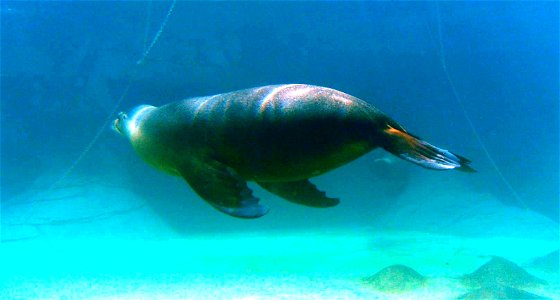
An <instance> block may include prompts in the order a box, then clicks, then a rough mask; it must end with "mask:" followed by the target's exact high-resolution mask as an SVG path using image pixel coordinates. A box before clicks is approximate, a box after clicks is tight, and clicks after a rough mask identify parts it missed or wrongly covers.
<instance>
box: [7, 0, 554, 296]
mask: <svg viewBox="0 0 560 300" xmlns="http://www.w3.org/2000/svg"><path fill="white" fill-rule="evenodd" d="M170 7H172V2H171V1H167V2H159V1H153V2H152V1H144V2H15V1H3V2H2V3H1V6H0V8H1V17H2V19H1V22H2V26H1V27H2V38H1V45H2V46H1V48H2V53H1V58H2V61H1V69H2V70H1V80H2V82H1V83H2V85H1V96H2V98H1V101H2V103H1V104H2V111H1V129H2V131H1V137H2V138H1V171H2V172H1V193H2V194H1V196H2V197H1V209H2V210H1V240H2V244H1V248H0V251H1V253H0V257H1V258H0V263H1V266H2V268H1V270H0V298H2V299H123V298H124V299H176V298H180V299H185V298H186V299H456V298H458V297H460V296H461V295H464V294H466V293H469V292H472V291H473V288H472V287H468V286H465V285H464V284H462V283H461V280H460V279H459V278H460V277H461V276H463V275H465V274H468V273H471V272H473V271H475V270H476V269H477V268H479V267H480V266H482V265H483V264H484V263H486V262H488V261H489V260H490V259H491V257H493V256H500V257H503V258H506V259H508V260H510V261H512V262H513V263H515V264H516V265H518V266H520V267H522V268H523V269H525V270H526V271H527V272H529V274H531V275H533V276H535V277H538V278H540V279H543V280H545V281H546V282H548V284H546V285H536V286H523V287H518V288H519V289H521V290H524V291H526V292H530V293H533V294H535V295H539V296H543V297H547V298H552V299H559V298H558V294H560V278H559V273H558V255H557V252H556V255H552V256H548V257H546V255H547V254H549V253H552V252H553V251H557V250H558V248H559V247H560V242H559V233H558V207H559V199H558V198H559V190H558V189H559V187H558V186H559V185H558V182H559V177H558V176H559V175H558V173H559V172H558V169H559V164H558V157H559V156H558V145H559V141H558V112H559V108H558V98H559V97H558V81H559V78H558V53H559V49H558V44H559V43H558V26H557V24H558V21H559V17H558V3H557V2H505V3H495V2H481V3H473V2H453V3H451V2H441V3H435V2H414V3H408V2H406V3H390V2H318V3H307V2H293V3H292V2H274V3H258V2H218V3H213V2H212V3H205V2H182V1H179V2H177V3H176V4H175V6H173V9H172V10H170ZM166 18H167V22H164V20H166ZM163 25H165V26H163ZM150 45H153V46H152V47H150ZM280 83H306V84H314V85H320V86H328V87H331V88H335V89H338V90H342V91H344V92H347V93H349V94H352V95H354V96H357V97H359V98H361V99H364V100H365V101H367V102H369V103H371V104H373V105H375V106H376V107H378V108H379V109H381V110H382V111H384V112H386V113H387V114H389V115H390V116H392V117H393V118H395V119H396V120H398V121H399V122H400V123H402V124H403V125H404V126H405V127H406V128H407V129H408V130H409V131H410V132H412V133H414V134H416V135H419V136H421V137H422V138H424V139H426V140H428V141H430V142H431V143H434V144H436V145H438V146H441V147H443V148H445V149H450V150H452V151H454V152H457V153H459V154H461V155H464V156H466V157H468V158H469V159H471V160H472V161H473V162H472V166H473V167H474V168H475V169H477V171H478V172H477V173H474V174H472V173H461V172H452V171H450V172H435V171H430V170H425V169H422V168H419V167H417V166H414V165H412V164H409V163H407V162H405V161H403V160H399V159H398V158H395V157H393V156H391V155H389V154H388V153H386V152H384V151H383V150H375V151H373V152H371V153H369V154H367V155H365V156H364V157H361V158H359V159H358V160H356V161H354V162H351V163H349V164H347V165H345V166H343V167H341V168H339V169H336V170H334V171H332V172H329V173H327V174H325V175H322V176H319V177H317V178H313V179H312V180H311V181H312V182H313V183H315V184H316V185H317V186H318V187H319V188H320V189H321V190H324V191H326V192H327V194H328V195H329V196H332V197H337V198H340V199H341V203H340V204H339V205H338V206H336V207H334V208H329V209H312V208H308V207H303V206H299V205H295V204H293V203H289V202H287V201H285V200H283V199H280V198H278V197H276V196H274V195H272V194H270V193H268V192H266V191H264V190H263V189H261V188H260V187H258V186H257V185H255V184H253V183H250V184H249V186H250V188H251V189H253V190H254V193H255V195H256V196H258V197H259V198H260V199H261V203H263V204H265V205H267V206H268V207H270V209H271V210H270V212H269V213H268V214H267V215H266V216H264V217H262V218H259V219H255V220H240V219H236V218H231V217H229V216H226V215H224V214H221V213H219V212H218V211H216V210H215V209H213V208H212V207H210V206H209V205H208V204H206V203H205V202H204V201H202V200H201V199H200V198H199V197H198V196H197V195H196V194H195V193H194V192H193V191H192V190H191V189H190V187H189V186H187V185H186V184H185V182H184V180H183V179H181V178H175V177H171V176H168V175H166V174H163V173H160V172H158V171H156V170H154V169H152V168H151V167H149V166H148V165H146V164H145V163H144V162H143V161H141V160H140V158H139V157H137V155H136V154H135V153H134V151H133V150H132V149H131V147H130V145H129V143H128V142H127V141H126V140H125V139H123V138H122V137H120V136H118V135H117V134H115V133H114V132H113V131H111V129H110V126H109V122H110V121H111V120H113V119H114V118H115V117H116V115H115V112H116V111H121V110H123V111H128V110H129V109H130V108H132V107H134V106H136V105H139V104H152V105H162V104H165V103H168V102H171V101H176V100H179V99H184V98H188V97H196V96H204V95H213V94H217V93H223V92H228V91H233V90H238V89H243V88H249V87H255V86H262V85H269V84H280ZM469 122H470V123H471V124H469ZM471 125H472V126H471ZM539 258H540V259H539ZM395 264H403V265H406V266H409V267H411V268H413V269H414V270H416V271H417V272H419V273H420V274H422V275H423V276H426V278H427V281H426V283H425V284H424V285H423V286H421V287H418V288H416V289H414V290H410V291H400V292H397V291H393V292H386V291H385V292H384V291H380V290H378V289H376V288H375V287H374V286H372V285H368V284H367V283H365V282H364V281H363V279H364V278H366V277H369V276H372V275H374V274H376V273H377V272H378V271H379V270H381V269H383V268H385V267H387V266H390V265H395ZM514 275H515V274H511V276H514ZM495 276H498V274H496V275H495ZM392 280H398V279H392ZM496 297H497V296H496Z"/></svg>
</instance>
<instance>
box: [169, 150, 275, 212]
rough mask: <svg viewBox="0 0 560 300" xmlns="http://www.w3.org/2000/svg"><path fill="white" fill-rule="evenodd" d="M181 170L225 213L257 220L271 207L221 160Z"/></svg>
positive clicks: (198, 189) (197, 190)
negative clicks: (262, 201) (260, 199)
mask: <svg viewBox="0 0 560 300" xmlns="http://www.w3.org/2000/svg"><path fill="white" fill-rule="evenodd" d="M179 172H180V173H181V175H182V176H183V178H185V180H186V181H187V183H188V184H189V185H190V186H191V187H192V188H193V190H194V191H195V192H196V193H197V194H198V195H199V196H200V197H202V199H204V200H206V201H207V202H208V203H210V205H212V206H213V207H215V208H216V209H217V210H219V211H221V212H223V213H226V214H228V215H230V216H233V217H237V218H244V219H253V218H258V217H262V216H263V215H265V214H266V213H267V212H268V208H267V207H265V206H263V205H260V204H259V199H258V198H256V197H254V196H253V191H251V189H249V187H247V182H245V180H243V178H241V177H240V176H239V175H237V173H236V172H235V171H234V170H233V169H232V168H230V167H228V166H226V165H224V164H222V163H221V162H218V161H216V160H210V159H208V160H205V161H200V162H198V163H196V164H193V165H189V166H188V167H185V168H184V170H179Z"/></svg>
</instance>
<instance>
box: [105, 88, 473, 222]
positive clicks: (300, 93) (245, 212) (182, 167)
mask: <svg viewBox="0 0 560 300" xmlns="http://www.w3.org/2000/svg"><path fill="white" fill-rule="evenodd" d="M113 129H115V130H116V131H117V132H119V133H120V134H122V135H123V136H125V137H127V138H128V140H129V141H130V143H131V144H132V146H133V148H134V149H135V151H136V152H137V153H138V154H139V155H140V157H141V158H142V159H143V160H144V161H146V162H147V163H148V164H150V165H152V166H153V167H155V168H157V169H159V170H161V171H164V172H166V173H168V174H171V175H175V176H181V177H183V178H184V179H185V180H186V181H187V183H188V184H189V185H190V186H191V187H192V188H193V190H194V191H195V192H196V193H197V194H198V195H199V196H200V197H201V198H203V199H204V200H206V201H207V202H208V203H209V204H211V205H212V206H213V207H215V208H216V209H218V210H219V211H222V212H224V213H226V214H229V215H231V216H234V217H239V218H257V217H260V216H263V215H264V214H266V213H267V212H268V208H266V207H265V206H263V205H261V204H259V199H257V198H256V197H254V196H253V193H252V191H251V190H250V189H249V188H248V187H247V181H255V182H256V183H257V184H259V185H260V186H262V187H263V188H264V189H266V190H268V191H269V192H271V193H273V194H276V195H278V196H280V197H282V198H284V199H286V200H288V201H291V202H295V203H298V204H302V205H307V206H312V207H331V206H335V205H337V204H338V203H339V199H336V198H330V197H327V196H326V194H325V192H323V191H320V190H318V189H317V188H316V187H315V185H313V184H312V183H311V182H310V181H309V180H308V179H309V178H311V177H314V176H317V175H320V174H323V173H325V172H327V171H329V170H332V169H334V168H337V167H339V166H342V165H344V164H346V163H348V162H350V161H352V160H354V159H356V158H358V157H360V156H362V155H363V154H365V153H367V152H369V151H371V150H373V149H374V148H377V147H381V148H383V149H385V150H387V151H389V152H390V153H392V154H394V155H396V156H398V157H400V158H402V159H405V160H407V161H410V162H413V163H415V164H418V165H420V166H422V167H425V168H428V169H435V170H448V169H457V170H462V171H474V170H473V169H472V168H471V167H469V163H470V161H469V160H468V159H466V158H464V157H462V156H459V155H457V154H454V153H452V152H449V151H447V150H444V149H441V148H438V147H435V146H433V145H431V144H429V143H427V142H425V141H423V140H421V139H419V138H418V137H416V136H414V135H412V134H410V133H408V132H407V131H406V130H405V129H404V128H403V127H402V126H401V125H399V124H398V123H397V122H395V121H394V120H392V119H391V118H390V117H388V116H387V115H385V114H384V113H383V112H381V111H380V110H378V109H377V108H375V107H373V106H372V105H370V104H368V103H367V102H365V101H363V100H360V99H358V98H356V97H353V96H351V95H348V94H345V93H343V92H340V91H337V90H334V89H330V88H326V87H319V86H311V85H304V84H288V85H274V86H264V87H258V88H252V89H246V90H240V91H235V92H230V93H225V94H218V95H214V96H208V97H198V98H190V99H185V100H181V101H178V102H174V103H170V104H167V105H164V106H161V107H154V106H149V105H141V106H138V107H136V108H135V109H134V110H133V111H132V112H131V113H130V114H128V115H127V114H125V113H122V112H121V113H120V114H119V116H118V118H117V119H116V120H115V121H114V123H113Z"/></svg>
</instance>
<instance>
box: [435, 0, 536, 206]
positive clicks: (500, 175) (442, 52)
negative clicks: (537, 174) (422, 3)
mask: <svg viewBox="0 0 560 300" xmlns="http://www.w3.org/2000/svg"><path fill="white" fill-rule="evenodd" d="M436 14H437V28H438V43H439V54H440V55H439V57H440V61H441V65H442V68H443V72H444V73H445V76H446V77H447V82H448V83H449V86H450V87H451V91H452V92H453V96H454V98H455V100H456V101H457V103H458V104H459V107H460V108H461V111H462V112H463V115H464V117H465V119H466V120H467V123H468V124H469V127H470V129H471V130H472V132H473V134H474V136H475V138H476V140H477V142H478V144H479V145H480V147H481V148H482V150H483V151H484V154H485V156H486V158H487V159H488V161H489V162H490V164H491V165H492V168H493V169H494V171H495V172H496V174H498V177H499V178H500V180H501V181H502V183H503V184H504V185H505V186H506V187H507V188H508V190H509V191H510V193H511V194H512V195H513V197H514V198H515V200H516V201H517V203H518V204H519V205H521V206H522V207H523V208H524V209H526V210H528V209H529V207H528V206H527V204H526V203H525V201H523V199H521V196H519V194H518V193H517V192H516V191H515V189H514V188H513V186H512V185H511V184H510V183H509V181H508V180H507V179H506V178H505V176H504V174H503V173H502V171H501V170H500V168H499V167H498V165H497V164H496V161H494V159H493V158H492V155H490V152H489V151H488V149H487V148H486V145H485V144H484V142H483V141H482V139H481V138H480V135H479V134H478V131H477V130H476V127H475V126H474V124H473V121H472V119H471V117H470V116H469V114H468V113H467V110H466V109H465V105H464V104H463V101H461V98H460V97H459V93H458V92H457V88H456V87H455V83H454V82H453V80H452V79H451V76H450V75H449V71H448V69H447V63H446V59H445V52H444V48H443V42H442V40H443V38H442V30H441V28H442V26H441V12H440V7H439V2H438V1H436Z"/></svg>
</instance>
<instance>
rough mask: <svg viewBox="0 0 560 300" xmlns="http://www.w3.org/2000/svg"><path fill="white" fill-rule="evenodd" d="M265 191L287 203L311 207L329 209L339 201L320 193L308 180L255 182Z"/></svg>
mask: <svg viewBox="0 0 560 300" xmlns="http://www.w3.org/2000/svg"><path fill="white" fill-rule="evenodd" d="M257 183H258V184H259V185H260V186H262V187H263V188H264V189H266V190H267V191H269V192H271V193H273V194H276V195H278V196H280V197H282V198H284V199H286V200H288V201H291V202H294V203H297V204H302V205H306V206H311V207H331V206H335V205H337V204H338V203H339V202H340V200H338V199H336V198H329V197H327V195H326V194H325V192H323V191H320V190H318V189H317V187H316V186H315V185H314V184H313V183H311V182H309V180H307V179H304V180H298V181H289V182H257Z"/></svg>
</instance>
